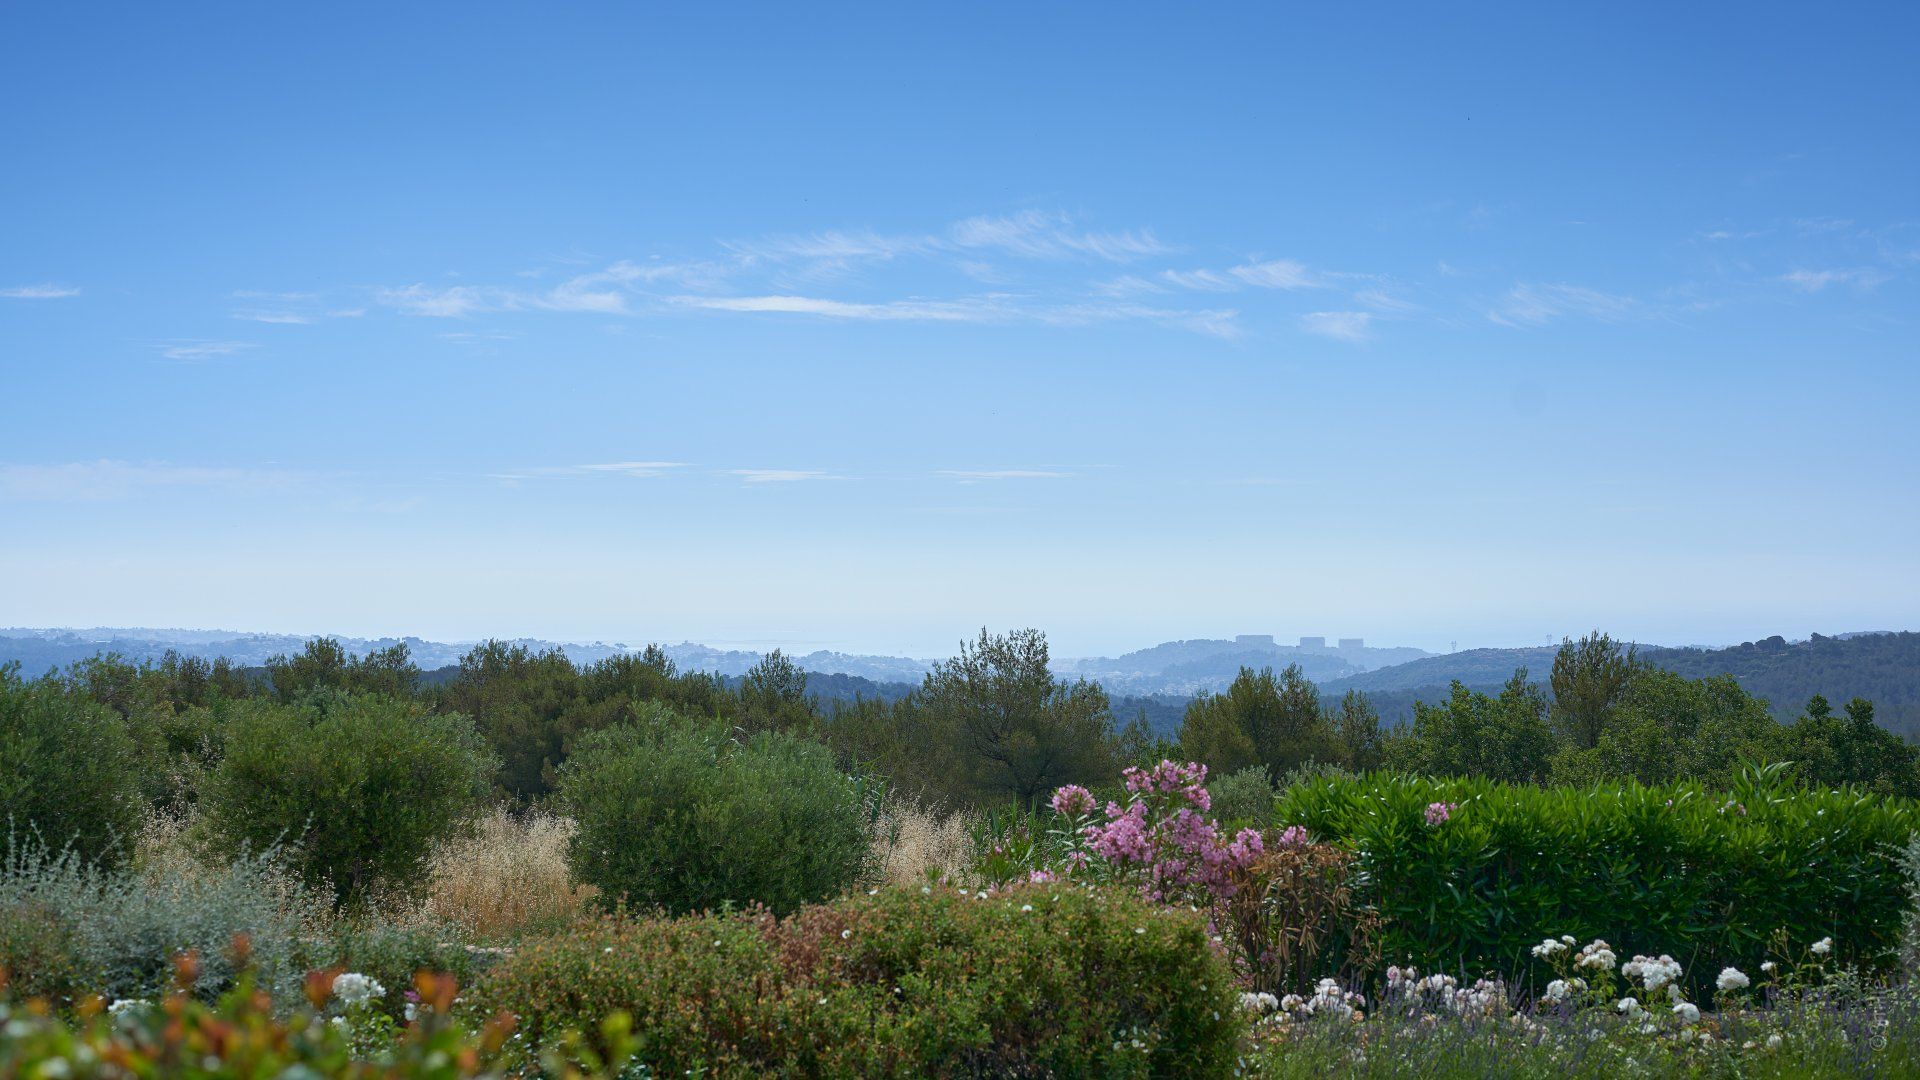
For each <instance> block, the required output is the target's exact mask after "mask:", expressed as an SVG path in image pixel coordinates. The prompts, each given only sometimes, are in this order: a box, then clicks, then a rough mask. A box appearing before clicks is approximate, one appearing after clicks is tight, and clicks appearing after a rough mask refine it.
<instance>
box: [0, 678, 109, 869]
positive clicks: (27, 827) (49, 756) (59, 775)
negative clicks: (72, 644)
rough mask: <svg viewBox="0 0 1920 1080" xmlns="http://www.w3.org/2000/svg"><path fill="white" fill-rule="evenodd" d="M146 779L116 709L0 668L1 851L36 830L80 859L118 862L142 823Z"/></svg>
mask: <svg viewBox="0 0 1920 1080" xmlns="http://www.w3.org/2000/svg"><path fill="white" fill-rule="evenodd" d="M143 779H144V777H143V773H142V770H141V768H140V766H139V755H138V753H137V748H136V747H135V745H134V742H133V740H132V738H131V737H129V736H128V734H127V729H126V725H125V724H124V723H123V722H122V721H121V719H120V716H119V715H118V714H117V713H115V712H113V711H112V710H110V709H108V708H106V707H104V706H102V705H98V704H95V703H93V702H92V701H89V700H87V699H85V698H83V697H80V696H79V695H75V694H68V693H66V692H65V689H64V688H63V687H62V686H61V685H60V683H58V682H57V681H55V680H53V679H38V680H34V681H32V682H28V681H26V680H23V679H21V678H20V671H19V665H17V664H14V665H6V666H0V856H6V855H9V854H10V853H11V852H13V851H14V850H15V849H16V847H18V846H19V844H20V843H22V842H28V841H32V840H33V839H34V838H35V836H36V834H37V837H38V839H39V840H40V841H44V842H45V843H47V844H51V845H52V846H54V847H55V848H61V847H67V846H69V845H70V846H71V847H72V849H73V850H74V851H75V852H77V853H78V854H79V855H80V856H81V857H82V858H84V859H87V860H90V861H100V862H103V863H109V864H111V863H117V862H119V861H120V860H122V859H124V858H125V857H126V855H127V853H128V851H129V850H130V849H131V845H132V842H133V835H134V833H135V832H137V831H138V830H139V828H140V815H141V813H142V811H143V809H144V808H143V805H142V791H143V786H142V785H143Z"/></svg>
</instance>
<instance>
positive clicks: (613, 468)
mask: <svg viewBox="0 0 1920 1080" xmlns="http://www.w3.org/2000/svg"><path fill="white" fill-rule="evenodd" d="M686 467H687V463H686V462H684V461H611V462H607V463H605V464H602V465H575V466H574V468H576V469H580V470H582V471H584V472H590V473H618V474H619V475H621V476H634V477H641V478H651V477H655V476H666V475H667V474H668V473H671V472H673V471H674V470H676V469H684V468H686Z"/></svg>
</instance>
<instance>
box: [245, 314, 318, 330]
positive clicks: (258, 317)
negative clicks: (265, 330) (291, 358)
mask: <svg viewBox="0 0 1920 1080" xmlns="http://www.w3.org/2000/svg"><path fill="white" fill-rule="evenodd" d="M233 317H234V318H236V319H239V320H241V321H242V322H257V323H271V324H274V325H279V326H307V325H309V324H311V323H312V322H313V316H311V315H301V314H299V313H298V312H293V311H236V312H234V313H233Z"/></svg>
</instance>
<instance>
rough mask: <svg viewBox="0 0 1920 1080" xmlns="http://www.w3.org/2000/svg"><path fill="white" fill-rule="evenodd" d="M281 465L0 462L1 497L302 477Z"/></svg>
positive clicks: (234, 485) (240, 485) (235, 486)
mask: <svg viewBox="0 0 1920 1080" xmlns="http://www.w3.org/2000/svg"><path fill="white" fill-rule="evenodd" d="M306 478H307V476H306V474H303V473H297V472H291V471H287V470H283V469H265V468H229V467H210V466H196V465H176V464H171V463H168V462H153V461H150V462H130V461H118V460H114V459H111V458H101V459H99V460H97V461H73V462H64V463H61V464H53V465H47V464H5V463H0V498H7V499H16V500H23V501H75V502H92V501H100V500H106V499H121V498H130V497H133V496H137V495H141V494H144V493H147V492H152V491H157V490H163V489H178V488H203V489H209V490H223V491H243V490H256V491H257V490H264V489H268V488H282V487H287V486H289V485H291V484H294V483H297V482H300V481H301V480H304V479H306Z"/></svg>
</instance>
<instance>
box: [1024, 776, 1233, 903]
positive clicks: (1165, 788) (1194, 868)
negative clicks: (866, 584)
mask: <svg viewBox="0 0 1920 1080" xmlns="http://www.w3.org/2000/svg"><path fill="white" fill-rule="evenodd" d="M1125 776H1126V786H1127V791H1128V792H1129V793H1130V798H1129V799H1128V801H1127V805H1126V806H1124V807H1123V806H1121V805H1120V804H1119V803H1112V802H1110V803H1108V804H1107V820H1106V822H1105V823H1096V824H1092V825H1088V826H1087V827H1086V828H1085V830H1084V833H1085V836H1086V840H1087V843H1088V846H1089V847H1091V848H1092V850H1093V852H1094V854H1096V855H1098V856H1099V857H1101V858H1102V859H1105V860H1106V861H1107V862H1108V863H1109V864H1111V865H1112V866H1113V867H1114V869H1115V870H1117V871H1120V872H1122V873H1134V874H1138V875H1140V876H1141V877H1142V879H1143V880H1142V881H1141V888H1142V890H1144V891H1145V892H1146V894H1147V895H1148V896H1149V897H1151V898H1153V899H1155V900H1162V901H1168V900H1175V899H1179V898H1183V897H1185V898H1192V899H1200V898H1201V897H1199V896H1196V895H1195V894H1200V893H1204V894H1211V896H1213V897H1226V896H1230V895H1232V893H1233V889H1234V885H1233V877H1232V875H1233V871H1235V870H1236V869H1240V868H1243V867H1245V866H1247V865H1249V864H1251V863H1252V862H1253V860H1254V859H1256V858H1258V857H1259V856H1260V854H1261V852H1262V850H1263V848H1262V844H1261V840H1260V832H1259V830H1257V829H1242V830H1240V832H1239V833H1238V834H1237V835H1235V836H1234V837H1233V838H1232V839H1231V840H1229V839H1227V838H1225V837H1223V836H1221V835H1220V830H1219V826H1217V825H1216V824H1214V821H1213V819H1212V818H1209V817H1208V816H1207V814H1206V812H1207V811H1208V810H1209V809H1211V807H1212V801H1211V799H1209V798H1208V796H1207V789H1206V787H1205V784H1206V779H1207V767H1206V766H1205V765H1198V764H1192V763H1189V764H1185V765H1180V764H1176V763H1174V762H1171V761H1162V762H1161V763H1160V764H1159V765H1157V766H1155V767H1154V768H1152V769H1150V770H1149V769H1128V770H1127V771H1126V774H1125ZM1067 795H1068V792H1067V789H1064V788H1063V789H1061V791H1059V792H1057V793H1055V795H1054V802H1055V807H1056V809H1057V808H1058V807H1059V805H1060V803H1061V802H1062V801H1063V797H1065V796H1067Z"/></svg>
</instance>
